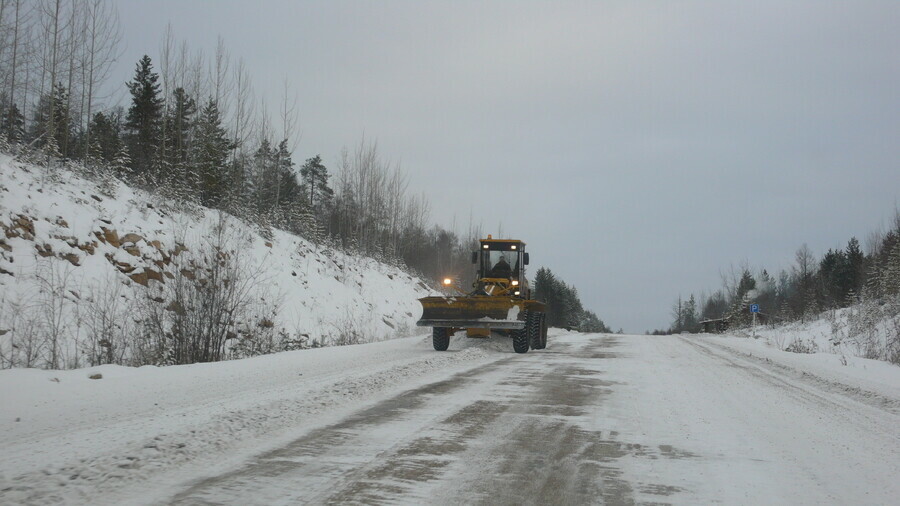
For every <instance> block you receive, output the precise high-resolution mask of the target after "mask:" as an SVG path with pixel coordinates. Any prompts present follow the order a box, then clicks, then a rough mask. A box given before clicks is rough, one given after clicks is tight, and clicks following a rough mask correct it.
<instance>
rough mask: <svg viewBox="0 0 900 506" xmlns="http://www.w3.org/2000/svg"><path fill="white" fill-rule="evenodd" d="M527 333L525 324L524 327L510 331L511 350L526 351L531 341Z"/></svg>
mask: <svg viewBox="0 0 900 506" xmlns="http://www.w3.org/2000/svg"><path fill="white" fill-rule="evenodd" d="M528 334H529V332H528V325H525V328H524V329H516V330H513V331H512V338H513V350H515V352H516V353H528V345H529V344H530V341H531V340H530V339H529V338H528Z"/></svg>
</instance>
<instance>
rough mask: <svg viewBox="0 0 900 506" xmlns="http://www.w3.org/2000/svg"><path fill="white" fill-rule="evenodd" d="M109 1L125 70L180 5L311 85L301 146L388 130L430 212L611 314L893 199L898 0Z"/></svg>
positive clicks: (704, 281) (211, 30)
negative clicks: (477, 227)
mask: <svg viewBox="0 0 900 506" xmlns="http://www.w3.org/2000/svg"><path fill="white" fill-rule="evenodd" d="M117 3H118V5H119V12H120V16H121V22H122V27H123V29H124V39H123V42H124V44H125V46H126V48H125V50H124V52H123V54H122V56H121V58H120V60H119V63H118V64H117V67H116V69H115V70H114V72H113V74H112V75H113V80H118V81H122V82H124V81H125V80H127V79H129V78H130V77H131V75H132V74H133V68H134V64H135V62H136V61H137V60H138V58H140V56H141V55H143V54H144V53H147V54H149V55H150V56H151V58H153V59H154V61H156V60H157V58H158V55H159V42H160V39H161V36H162V33H163V31H164V29H165V26H166V24H167V23H170V22H171V24H172V28H173V30H174V33H175V35H176V37H177V38H179V39H185V40H187V41H188V43H189V44H190V46H191V47H193V48H206V49H207V54H210V53H211V49H212V48H213V47H214V46H215V41H216V37H217V36H219V35H221V36H222V37H223V38H224V39H225V43H226V45H227V47H228V48H229V50H230V52H231V55H232V57H233V58H234V59H237V58H243V59H244V60H245V62H246V63H247V65H248V68H249V70H250V71H251V72H252V74H253V80H254V86H255V89H256V92H257V95H266V96H267V97H268V102H269V103H270V104H271V105H272V106H273V107H274V106H275V105H277V102H278V97H279V95H280V94H281V88H282V83H283V81H284V79H285V78H287V79H288V80H289V81H290V83H291V86H292V89H294V90H295V91H296V93H297V97H298V103H299V108H300V113H301V114H300V128H301V130H302V137H301V138H300V140H299V142H298V144H297V147H296V151H295V156H294V159H295V161H299V162H302V161H303V160H304V159H306V158H308V157H310V156H313V155H315V154H321V155H322V156H323V159H324V160H325V162H326V165H329V166H335V165H336V160H337V157H338V155H339V152H340V150H341V148H342V147H344V146H353V145H355V144H357V143H358V142H359V141H360V139H361V138H362V136H363V135H365V136H366V137H367V138H368V139H373V140H377V142H378V146H379V150H380V152H381V153H382V154H383V155H384V156H385V157H386V158H387V159H390V160H392V161H394V162H397V163H400V164H401V165H402V167H403V169H404V170H405V171H406V172H407V173H408V174H409V177H410V184H411V189H412V190H413V191H415V192H424V193H425V195H426V196H427V198H428V200H429V201H430V202H431V204H432V220H433V221H434V222H437V223H440V224H442V225H444V226H449V225H450V224H451V222H452V221H453V219H454V217H455V219H456V222H457V223H458V224H459V226H460V228H461V229H462V228H464V227H465V226H466V225H467V224H468V221H469V216H470V215H471V216H473V217H474V220H475V221H476V222H481V223H483V225H484V227H485V232H490V233H494V234H497V232H498V228H499V225H500V224H502V231H503V235H504V236H511V237H515V238H520V239H522V240H524V241H526V242H527V243H528V248H529V251H531V258H532V266H533V268H535V269H536V268H537V267H538V266H540V265H546V266H548V267H550V268H551V269H552V270H553V272H554V273H556V274H558V275H559V276H560V277H561V278H563V279H564V280H565V281H567V282H569V283H571V284H574V285H575V286H577V287H578V289H579V293H580V294H581V298H582V300H583V302H584V303H585V305H586V306H587V307H588V308H589V309H593V310H594V311H595V312H597V314H598V315H599V316H600V317H601V318H602V319H603V320H604V321H605V322H606V323H607V324H609V325H610V326H612V327H613V328H618V327H624V329H625V330H626V331H630V332H643V331H645V330H647V329H652V328H662V327H667V326H668V325H669V323H670V321H671V318H670V315H669V311H670V307H671V305H672V302H673V300H674V299H675V298H676V297H677V296H678V295H679V294H681V295H683V296H685V297H686V296H688V295H689V294H690V292H691V291H693V292H695V293H698V294H699V292H700V291H702V290H706V291H707V292H709V291H712V290H714V289H716V288H717V287H718V286H719V285H720V282H721V281H720V272H722V271H727V270H728V269H729V268H730V266H732V265H734V266H739V265H740V264H741V263H742V262H749V264H750V265H751V266H752V267H753V268H754V269H756V268H761V267H765V268H768V269H769V271H770V272H777V271H778V270H779V269H782V268H788V267H789V265H790V263H791V261H792V258H793V253H794V251H795V250H796V249H797V248H798V247H799V246H800V245H801V244H803V243H807V244H808V245H809V246H810V248H811V249H812V250H813V251H814V252H815V253H816V254H818V255H821V254H822V253H823V252H824V251H825V250H827V249H828V248H831V247H843V246H845V244H846V241H847V240H848V239H849V238H850V237H851V236H853V235H856V236H858V237H859V238H860V239H861V240H862V241H863V243H864V244H865V236H866V235H867V234H868V233H869V232H871V231H872V230H874V229H876V228H878V227H879V226H881V225H884V224H885V223H886V222H887V220H888V219H889V217H890V216H891V215H892V214H893V212H894V209H895V207H896V206H897V205H898V202H900V164H898V161H900V91H898V90H900V56H898V52H900V2H896V1H885V2H849V1H848V2H828V1H815V2H808V3H807V2H786V1H784V0H779V1H773V2H766V1H753V2H746V1H735V2H727V1H720V0H717V1H709V2H635V1H621V2H600V1H596V2H559V1H554V2H549V1H548V2H523V1H508V2H499V1H498V2H483V1H477V2H459V1H453V2H449V1H448V2H424V1H407V2H334V1H329V2H325V1H321V2H298V1H296V0H279V1H275V0H271V1H267V0H259V1H253V2H248V1H246V0H240V1H211V0H210V1H199V0H195V1H188V0H173V1H165V2H159V1H157V2H150V1H146V0H122V1H119V2H117ZM495 237H496V235H495ZM533 273H534V271H532V274H533Z"/></svg>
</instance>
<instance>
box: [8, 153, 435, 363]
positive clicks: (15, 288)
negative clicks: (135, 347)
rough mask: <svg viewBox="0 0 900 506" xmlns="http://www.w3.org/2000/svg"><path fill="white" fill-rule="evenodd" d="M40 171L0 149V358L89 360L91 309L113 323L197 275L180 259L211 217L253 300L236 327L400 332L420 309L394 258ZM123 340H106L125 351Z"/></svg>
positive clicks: (296, 333)
mask: <svg viewBox="0 0 900 506" xmlns="http://www.w3.org/2000/svg"><path fill="white" fill-rule="evenodd" d="M48 174H49V173H48V171H47V170H46V169H43V168H40V167H35V166H29V165H23V164H21V163H18V162H15V161H13V160H12V158H11V157H10V156H8V155H6V154H0V366H2V365H4V364H5V366H7V367H8V366H9V364H10V363H12V365H14V366H20V367H21V366H38V367H44V366H47V365H50V366H55V367H56V368H71V367H84V366H85V365H91V364H92V363H96V359H94V361H93V362H92V361H91V358H92V354H93V355H96V353H97V344H96V341H97V339H93V340H92V336H94V335H95V334H96V333H97V331H96V329H95V328H93V327H91V322H92V318H93V319H94V320H96V319H97V318H98V317H99V315H100V313H101V312H102V311H110V310H111V309H110V308H111V307H112V302H113V301H118V306H116V307H118V311H119V312H120V314H118V315H114V316H116V317H115V318H113V320H116V321H118V322H120V323H121V322H122V321H124V320H126V319H125V318H124V317H123V315H122V314H121V313H123V312H124V313H128V312H129V311H131V310H132V309H133V306H134V304H132V305H131V306H129V304H130V303H134V302H136V301H139V302H142V303H144V304H146V302H144V301H147V300H150V299H152V300H155V301H156V302H157V303H158V304H160V307H167V306H168V305H169V304H171V302H172V301H171V300H167V295H166V293H165V290H163V288H165V286H167V285H166V283H169V284H170V285H171V284H172V281H171V280H172V279H173V278H177V277H178V276H182V275H183V276H192V277H191V279H193V276H199V272H200V271H199V270H198V269H195V268H193V267H188V266H190V265H191V262H193V261H195V260H196V259H198V258H199V257H201V256H202V255H203V254H209V253H210V244H209V243H210V238H211V237H212V236H214V231H215V230H216V228H217V226H219V224H220V223H223V222H224V223H225V224H226V226H225V228H226V229H227V230H226V240H225V241H224V243H225V244H224V246H225V247H226V248H228V251H229V253H230V254H231V255H233V256H234V257H236V258H237V257H239V260H236V261H239V262H240V267H241V269H240V272H241V274H242V275H244V276H247V277H248V279H247V281H248V282H249V284H250V291H251V296H250V297H249V298H248V300H252V301H255V302H254V303H255V304H256V305H255V306H254V307H257V308H258V310H257V314H254V315H253V318H252V320H254V321H244V322H242V323H241V324H242V325H243V326H244V328H243V329H242V328H237V327H236V328H235V329H234V330H235V334H237V335H244V334H242V330H246V331H247V332H248V333H249V332H252V331H254V330H258V329H260V328H263V326H265V328H269V329H271V332H272V333H273V334H276V335H278V334H281V335H284V336H288V337H289V338H290V339H292V340H293V341H295V342H302V343H304V344H303V345H304V346H309V345H310V344H312V343H313V341H316V342H317V343H319V344H330V343H333V342H335V341H341V340H343V341H345V342H346V341H355V340H356V339H357V338H361V339H363V340H367V341H371V340H383V339H388V338H394V337H403V336H408V335H411V334H412V333H413V331H414V330H415V328H414V325H415V321H416V320H417V319H418V317H419V314H420V311H421V307H420V306H419V304H418V302H417V301H416V299H417V298H419V297H422V296H425V295H429V294H430V293H431V291H430V290H429V288H428V287H427V286H426V285H425V283H423V282H422V280H419V279H417V278H415V277H413V276H411V275H409V274H407V273H405V272H404V271H402V270H400V269H398V268H395V267H391V266H388V265H384V264H381V263H379V262H376V261H374V260H371V259H366V258H360V257H354V256H351V255H345V254H343V253H341V252H340V251H335V250H331V249H328V248H326V247H323V246H321V245H318V246H317V245H315V244H312V243H310V242H308V241H306V240H304V239H302V238H300V237H298V236H295V235H292V234H288V233H285V232H282V231H278V230H274V231H273V232H272V235H271V237H270V238H266V237H263V236H261V235H260V234H259V231H258V230H257V229H255V228H253V227H251V226H249V225H247V224H246V223H244V222H242V221H240V220H237V219H234V218H232V217H230V216H227V215H225V216H222V215H220V214H219V213H217V212H212V211H209V210H206V209H203V208H197V209H194V210H192V211H190V210H181V209H176V208H173V207H172V206H171V205H166V203H165V201H162V202H161V201H160V199H159V198H153V197H151V196H150V195H148V194H146V193H145V192H142V191H136V190H133V189H131V188H129V187H127V186H125V185H123V184H116V185H115V187H114V192H112V193H114V196H107V195H105V194H104V193H102V192H101V191H100V190H101V188H99V187H98V185H97V184H95V183H94V182H92V181H90V180H87V179H84V178H82V177H79V176H77V175H76V174H75V173H73V172H71V171H68V170H64V169H60V170H58V171H57V173H56V174H55V175H53V177H50V176H49V175H48ZM220 220H224V221H220ZM110 294H113V295H120V297H115V296H114V297H112V298H110V296H109V295H110ZM168 307H171V306H168ZM123 308H128V309H123ZM107 316H108V315H107ZM132 316H133V315H132ZM35 329H37V330H38V332H34V330H35ZM123 332H126V333H127V331H123ZM35 335H40V336H41V337H40V338H35V337H33V336H35ZM29 336H31V337H30V339H31V341H27V340H28V339H29ZM48 336H51V337H52V338H53V339H55V340H56V342H55V343H53V344H52V346H51V344H50V343H49V342H48V341H49V339H50V338H48ZM35 341H39V342H35ZM125 344H126V343H123V344H122V345H121V346H118V351H121V352H124V353H127V350H125V348H126V346H125ZM14 345H15V346H14ZM51 348H52V350H51ZM101 351H102V350H101ZM54 359H55V364H54V363H53V362H54ZM126 363H128V362H127V361H126Z"/></svg>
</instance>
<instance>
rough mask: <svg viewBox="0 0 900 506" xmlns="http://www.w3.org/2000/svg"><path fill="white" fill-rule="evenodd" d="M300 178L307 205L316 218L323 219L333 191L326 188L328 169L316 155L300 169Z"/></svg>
mask: <svg viewBox="0 0 900 506" xmlns="http://www.w3.org/2000/svg"><path fill="white" fill-rule="evenodd" d="M300 177H301V179H302V180H303V190H304V193H305V194H306V196H307V200H308V201H309V205H310V206H311V207H312V208H313V210H314V212H315V213H316V216H317V217H319V218H320V219H321V218H323V217H324V216H325V213H326V207H327V206H328V204H329V203H330V202H331V200H332V198H333V197H334V191H333V190H332V189H331V188H330V187H329V186H328V169H327V168H326V167H325V165H323V164H322V157H321V156H319V155H316V156H314V157H312V158H309V159H307V160H306V163H304V164H303V167H301V168H300Z"/></svg>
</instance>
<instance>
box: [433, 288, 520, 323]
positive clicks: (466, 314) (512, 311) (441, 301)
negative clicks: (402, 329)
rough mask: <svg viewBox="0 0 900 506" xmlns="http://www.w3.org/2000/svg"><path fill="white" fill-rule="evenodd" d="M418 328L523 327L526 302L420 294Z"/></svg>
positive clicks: (503, 298) (506, 298)
mask: <svg viewBox="0 0 900 506" xmlns="http://www.w3.org/2000/svg"><path fill="white" fill-rule="evenodd" d="M419 302H421V303H422V319H420V320H419V321H418V322H416V325H418V326H420V327H455V328H488V329H522V328H525V310H526V309H528V307H527V303H528V302H529V301H525V300H521V299H513V298H511V297H490V296H477V295H469V296H459V297H450V296H447V297H424V298H422V299H419Z"/></svg>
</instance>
